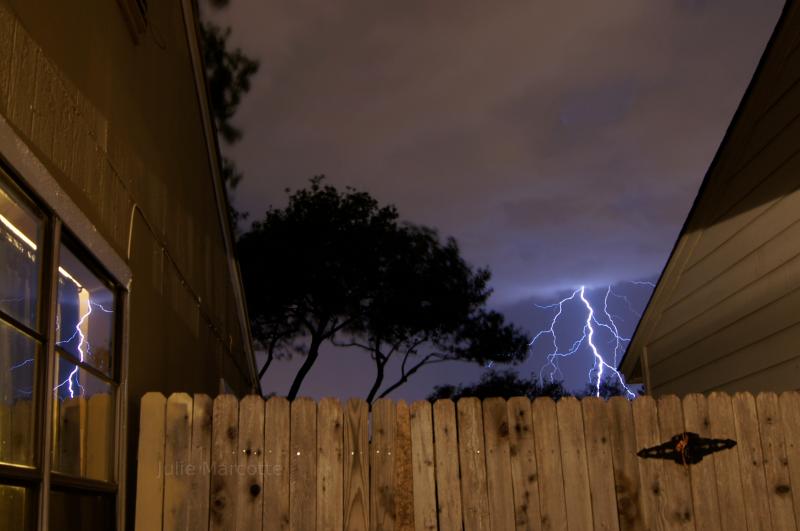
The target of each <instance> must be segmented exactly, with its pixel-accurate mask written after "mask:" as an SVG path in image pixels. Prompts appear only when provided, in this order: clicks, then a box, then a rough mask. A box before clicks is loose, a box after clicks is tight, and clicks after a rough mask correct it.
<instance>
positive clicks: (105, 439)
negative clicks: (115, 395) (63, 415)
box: [86, 393, 191, 481]
mask: <svg viewBox="0 0 800 531" xmlns="http://www.w3.org/2000/svg"><path fill="white" fill-rule="evenodd" d="M86 409H87V411H86V417H87V418H86V477H87V478H90V479H97V480H100V481H109V480H111V479H112V475H111V474H112V472H111V464H112V463H113V462H114V438H113V437H111V435H112V434H113V433H114V430H113V428H114V402H113V400H112V397H111V395H110V394H108V393H98V394H96V395H93V396H91V397H89V400H88V404H87V408H86ZM189 411H191V398H190V399H189Z"/></svg>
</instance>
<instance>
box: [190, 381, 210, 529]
mask: <svg viewBox="0 0 800 531" xmlns="http://www.w3.org/2000/svg"><path fill="white" fill-rule="evenodd" d="M213 407H214V406H213V402H212V400H211V398H210V397H209V396H208V395H203V394H197V395H194V399H193V401H192V447H191V455H190V456H189V462H190V464H191V467H192V468H191V473H190V484H189V488H190V489H191V493H192V495H191V496H190V497H189V529H190V530H191V531H208V492H209V487H210V485H211V425H212V422H213V420H212V411H213Z"/></svg>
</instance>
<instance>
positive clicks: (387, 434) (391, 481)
mask: <svg viewBox="0 0 800 531" xmlns="http://www.w3.org/2000/svg"><path fill="white" fill-rule="evenodd" d="M396 429H397V410H396V409H395V405H394V403H393V402H392V401H391V400H389V399H381V400H378V401H376V402H375V403H374V404H373V405H372V440H371V441H370V445H369V448H370V485H369V486H370V503H369V505H370V522H369V525H370V529H371V530H372V531H393V530H394V529H395V522H396V518H397V509H396V507H395V503H394V502H395V477H394V457H392V452H394V451H395V431H396Z"/></svg>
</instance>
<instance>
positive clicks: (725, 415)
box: [706, 393, 747, 531]
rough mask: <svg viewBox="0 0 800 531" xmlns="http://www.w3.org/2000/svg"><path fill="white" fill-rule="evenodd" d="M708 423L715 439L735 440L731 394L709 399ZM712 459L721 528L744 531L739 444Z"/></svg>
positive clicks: (744, 519) (710, 396)
mask: <svg viewBox="0 0 800 531" xmlns="http://www.w3.org/2000/svg"><path fill="white" fill-rule="evenodd" d="M708 420H709V423H710V424H711V426H710V428H711V437H712V438H714V439H736V425H735V423H734V421H733V404H732V402H731V397H730V396H729V395H728V394H726V393H711V394H710V395H708ZM710 457H711V459H712V462H713V463H714V472H715V478H716V483H717V498H718V499H719V509H720V512H719V517H720V524H721V527H722V529H724V530H725V531H729V530H730V531H745V530H746V529H747V514H746V511H745V505H744V491H743V489H742V477H741V470H740V468H739V447H738V444H737V446H734V447H733V448H730V449H728V450H725V451H724V452H715V453H714V454H713V455H711V456H710ZM706 459H708V458H706Z"/></svg>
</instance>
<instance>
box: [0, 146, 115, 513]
mask: <svg viewBox="0 0 800 531" xmlns="http://www.w3.org/2000/svg"><path fill="white" fill-rule="evenodd" d="M0 183H2V185H3V187H4V188H7V189H9V190H10V191H11V192H12V199H13V200H15V201H20V202H21V203H22V204H23V205H24V206H25V207H28V208H30V209H31V210H33V211H34V212H35V213H36V214H38V215H40V216H41V220H42V225H43V229H42V231H41V233H42V234H41V242H38V243H37V245H38V246H40V249H41V252H40V255H39V259H40V264H38V271H37V275H38V282H39V284H38V293H37V301H36V306H37V313H36V319H35V326H36V327H38V330H35V329H33V328H31V326H28V325H26V324H24V323H22V322H20V321H19V320H17V319H16V318H14V317H13V316H11V315H9V314H7V313H6V312H4V311H2V310H0V321H2V323H3V324H5V325H8V326H10V327H11V328H12V329H13V330H15V331H16V332H18V333H20V334H23V335H25V336H26V337H29V338H31V339H33V340H34V341H35V342H36V343H37V344H38V349H39V350H38V354H37V358H36V364H35V367H34V378H33V381H34V400H35V404H34V408H33V411H34V418H33V430H32V431H33V441H32V446H33V452H34V456H33V460H32V463H31V464H30V465H21V464H11V463H2V462H0V484H2V485H10V486H18V487H25V488H28V489H30V490H29V492H30V493H31V498H32V500H33V501H32V502H31V507H29V508H28V511H29V512H30V513H32V515H31V516H32V517H33V522H34V526H33V529H46V528H47V527H52V526H48V520H49V511H50V507H49V505H50V504H49V499H50V493H51V491H52V490H53V489H54V488H55V489H58V490H62V491H68V492H73V493H76V494H81V493H86V494H98V493H99V494H106V495H109V496H113V497H114V506H115V512H116V515H115V525H116V526H117V528H119V525H120V523H121V522H122V519H123V515H124V500H123V498H124V490H125V488H124V482H125V475H126V474H125V469H124V463H125V455H124V453H125V447H124V444H121V443H122V442H123V441H124V429H125V424H124V423H125V422H126V415H125V413H126V407H125V400H126V399H127V396H126V395H127V392H126V388H127V378H126V377H127V329H126V325H127V308H128V290H127V289H126V288H125V286H124V285H123V284H122V283H121V282H120V281H119V280H118V279H117V278H116V277H115V275H113V274H112V273H111V272H110V270H109V269H108V268H107V267H106V266H105V265H104V264H103V262H102V260H100V259H99V258H98V257H97V256H96V255H95V254H93V253H92V252H91V251H90V250H89V247H88V246H87V245H86V244H85V243H84V241H83V240H82V238H81V237H80V235H79V234H77V233H76V232H74V231H71V230H69V228H67V227H66V226H65V225H64V222H63V221H62V219H61V218H60V217H59V216H58V214H57V213H56V212H55V210H54V209H53V208H51V207H50V206H49V205H48V204H47V203H46V202H45V201H43V200H42V199H41V198H40V197H39V196H38V195H37V194H36V193H35V192H34V191H33V190H30V189H29V188H28V187H27V186H25V184H24V182H23V180H22V179H21V178H20V177H19V175H18V174H17V173H16V172H15V171H14V169H13V168H12V167H11V165H10V164H8V163H7V162H6V161H5V160H4V159H3V158H2V157H0ZM95 237H96V235H95ZM62 245H64V246H65V247H66V248H67V249H69V251H70V252H71V253H72V254H73V255H74V256H75V257H76V258H77V259H78V260H80V262H81V263H82V264H83V265H84V266H85V267H86V268H87V269H88V270H89V271H90V272H91V273H92V274H94V275H96V276H97V277H98V279H99V280H101V281H102V282H103V283H104V284H106V285H107V286H108V288H109V289H110V290H111V291H112V293H113V294H114V297H115V300H114V313H115V315H114V317H113V336H112V341H111V345H110V347H111V350H112V353H111V360H110V363H111V371H110V374H109V375H106V374H104V373H103V372H102V371H101V370H99V369H97V368H95V367H93V366H92V365H91V364H89V363H86V362H81V361H80V360H77V359H74V356H73V355H72V354H71V353H69V352H67V351H65V350H64V349H62V348H60V347H59V346H58V345H57V344H56V341H57V337H56V312H57V306H58V278H59V271H58V270H59V265H60V249H61V246H62ZM59 356H61V357H63V359H65V360H67V361H69V362H70V363H74V364H75V365H76V366H78V367H80V368H81V369H83V370H86V371H87V372H89V373H90V374H92V376H94V377H99V378H100V379H101V380H102V381H103V382H104V383H108V384H110V385H111V386H112V388H113V390H114V395H113V396H114V401H113V406H112V412H113V415H114V418H113V430H112V433H111V438H112V440H111V441H110V444H111V445H112V447H113V455H112V462H111V464H110V468H111V471H110V479H109V481H101V480H96V479H90V478H81V477H77V476H72V475H68V474H64V473H60V472H57V471H55V470H53V469H52V465H53V448H54V443H55V441H54V430H53V426H54V422H55V419H54V418H53V413H54V410H55V409H54V402H55V400H56V392H55V391H54V388H53V387H54V385H55V377H56V374H55V370H56V364H57V359H58V357H59ZM45 526H47V527H45Z"/></svg>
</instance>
